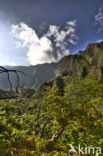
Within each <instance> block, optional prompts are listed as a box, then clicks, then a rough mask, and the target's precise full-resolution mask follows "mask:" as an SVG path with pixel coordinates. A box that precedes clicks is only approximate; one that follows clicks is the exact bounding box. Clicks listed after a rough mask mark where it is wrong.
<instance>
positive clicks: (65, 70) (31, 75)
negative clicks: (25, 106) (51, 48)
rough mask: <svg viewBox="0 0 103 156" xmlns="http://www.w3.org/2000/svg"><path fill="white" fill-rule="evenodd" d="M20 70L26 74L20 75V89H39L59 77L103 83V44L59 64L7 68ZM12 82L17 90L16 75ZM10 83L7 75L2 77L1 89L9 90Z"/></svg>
mask: <svg viewBox="0 0 103 156" xmlns="http://www.w3.org/2000/svg"><path fill="white" fill-rule="evenodd" d="M7 68H13V69H18V70H21V71H23V72H25V73H26V76H24V75H22V74H20V75H19V76H20V87H32V88H37V86H38V85H39V84H42V83H44V82H46V81H48V80H51V79H53V78H55V77H56V76H58V75H62V76H78V77H86V76H87V75H90V76H91V77H93V78H95V79H98V80H100V81H103V42H100V43H96V44H89V45H88V46H87V48H86V50H85V51H80V52H78V53H77V54H76V55H69V56H65V57H64V58H63V59H61V60H60V61H59V62H58V63H51V64H48V63H47V64H41V65H36V66H29V67H24V66H18V67H9V66H8V67H7ZM10 77H11V81H12V83H13V86H14V88H15V86H16V83H17V80H16V75H15V74H11V75H10ZM9 87H10V85H9V82H8V80H7V75H6V74H1V75H0V89H7V88H9Z"/></svg>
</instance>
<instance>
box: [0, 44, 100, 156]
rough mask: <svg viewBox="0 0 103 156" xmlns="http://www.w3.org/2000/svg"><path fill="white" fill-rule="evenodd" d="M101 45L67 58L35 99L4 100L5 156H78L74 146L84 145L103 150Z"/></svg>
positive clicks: (1, 148) (0, 142) (0, 113)
mask: <svg viewBox="0 0 103 156" xmlns="http://www.w3.org/2000/svg"><path fill="white" fill-rule="evenodd" d="M102 48H103V42H102V43H98V44H90V45H89V46H88V47H87V49H86V50H85V52H79V53H78V54H77V55H72V56H66V57H64V58H63V59H62V60H61V61H60V62H59V63H58V67H57V68H56V69H55V72H56V73H57V75H58V76H57V77H55V78H54V79H51V80H49V81H47V82H44V83H43V84H41V85H39V87H37V88H36V90H35V92H34V94H33V95H32V96H31V97H28V98H26V97H23V96H22V93H19V94H18V97H16V98H15V99H6V100H1V101H0V156H68V155H74V156H78V155H79V154H78V153H69V150H70V145H73V146H74V147H75V149H76V150H77V147H78V145H79V144H80V145H81V146H82V147H84V146H85V145H87V147H91V146H92V147H94V148H95V151H96V148H97V147H100V148H101V149H102V150H103V136H102V132H103V83H102V80H103V77H102V74H103V69H102V68H103V49H102ZM41 78H42V75H41ZM1 93H2V94H3V92H1ZM1 99H2V98H1ZM99 152H100V151H99ZM99 152H98V153H96V152H95V153H94V154H93V152H91V154H90V155H95V156H97V155H99ZM81 155H84V154H81ZM85 155H87V156H88V154H85Z"/></svg>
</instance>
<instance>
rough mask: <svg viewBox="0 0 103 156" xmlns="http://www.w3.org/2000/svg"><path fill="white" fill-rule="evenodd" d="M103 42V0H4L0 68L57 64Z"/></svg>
mask: <svg viewBox="0 0 103 156" xmlns="http://www.w3.org/2000/svg"><path fill="white" fill-rule="evenodd" d="M100 41H103V0H0V65H14V66H15V65H25V66H28V65H36V64H42V63H51V62H57V61H59V60H60V59H61V58H63V57H64V56H66V55H70V54H75V53H77V52H78V51H80V50H84V49H85V48H86V46H87V45H88V44H89V43H95V42H100Z"/></svg>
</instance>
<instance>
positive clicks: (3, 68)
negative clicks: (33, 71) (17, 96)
mask: <svg viewBox="0 0 103 156" xmlns="http://www.w3.org/2000/svg"><path fill="white" fill-rule="evenodd" d="M2 73H7V75H8V81H9V84H10V91H12V82H11V80H10V73H15V74H16V77H17V86H16V93H18V88H19V82H20V80H19V73H21V74H23V75H26V74H25V73H24V72H22V71H19V70H11V69H7V68H5V67H2V66H0V74H2Z"/></svg>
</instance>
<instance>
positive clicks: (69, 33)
mask: <svg viewBox="0 0 103 156" xmlns="http://www.w3.org/2000/svg"><path fill="white" fill-rule="evenodd" d="M76 22H77V21H76V20H74V21H69V22H68V21H67V22H66V26H65V27H64V30H61V28H60V27H59V26H56V25H50V26H49V29H48V30H47V33H45V34H44V35H43V36H41V37H39V36H38V34H37V32H36V31H35V30H34V29H32V28H31V27H29V26H28V25H27V24H25V23H19V24H18V25H12V27H11V34H12V35H13V37H14V39H15V43H16V46H17V47H18V48H21V47H22V48H24V49H25V51H26V57H27V59H28V61H29V63H30V64H32V65H36V64H42V63H51V62H57V61H59V60H60V59H61V58H62V57H63V56H65V55H68V54H69V53H70V51H69V45H70V44H71V45H74V44H76V42H77V40H78V37H77V35H76V27H77V24H76Z"/></svg>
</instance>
